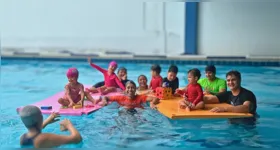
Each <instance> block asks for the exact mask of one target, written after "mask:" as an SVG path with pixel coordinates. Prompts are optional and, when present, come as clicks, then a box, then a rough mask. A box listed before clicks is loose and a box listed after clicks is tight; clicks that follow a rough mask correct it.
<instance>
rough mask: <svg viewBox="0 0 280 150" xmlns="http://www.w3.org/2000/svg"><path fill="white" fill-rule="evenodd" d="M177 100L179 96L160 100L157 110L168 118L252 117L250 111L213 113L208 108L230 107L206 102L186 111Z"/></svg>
mask: <svg viewBox="0 0 280 150" xmlns="http://www.w3.org/2000/svg"><path fill="white" fill-rule="evenodd" d="M179 100H182V98H181V97H174V98H172V99H166V100H161V101H160V103H159V104H158V105H157V107H158V108H157V110H158V111H159V112H160V113H162V114H163V115H165V116H166V117H168V118H170V119H186V118H208V119H209V118H210V119H211V118H246V117H252V116H253V115H252V114H250V113H232V112H222V113H213V112H210V111H209V110H210V109H212V108H214V107H232V106H231V105H229V104H226V103H221V104H206V105H205V109H203V110H192V111H189V112H188V111H186V110H185V109H181V108H179V104H178V102H179Z"/></svg>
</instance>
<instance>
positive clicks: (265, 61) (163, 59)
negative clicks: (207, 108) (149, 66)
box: [1, 48, 280, 67]
mask: <svg viewBox="0 0 280 150" xmlns="http://www.w3.org/2000/svg"><path fill="white" fill-rule="evenodd" d="M87 57H91V58H93V59H95V60H98V61H110V60H112V59H114V60H117V61H119V62H124V63H129V62H134V63H159V64H191V65H207V64H215V65H241V66H275V67H279V66H280V56H204V55H152V54H151V55H139V54H134V53H131V52H127V51H110V50H104V49H61V48H60V49H54V48H52V49H43V48H42V49H27V48H2V49H1V59H3V60H5V59H34V60H53V61H84V60H85V59H86V58H87Z"/></svg>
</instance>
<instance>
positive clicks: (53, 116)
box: [42, 112, 60, 129]
mask: <svg viewBox="0 0 280 150" xmlns="http://www.w3.org/2000/svg"><path fill="white" fill-rule="evenodd" d="M58 117H60V115H59V114H58V113H57V112H52V113H51V115H50V116H49V117H48V118H47V119H46V120H44V122H43V124H42V129H44V128H45V127H46V126H47V125H48V124H51V123H54V122H56V121H58V120H59V119H57V118H58Z"/></svg>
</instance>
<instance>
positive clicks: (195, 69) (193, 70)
mask: <svg viewBox="0 0 280 150" xmlns="http://www.w3.org/2000/svg"><path fill="white" fill-rule="evenodd" d="M188 73H190V74H192V75H193V76H194V77H197V80H198V79H199V78H200V77H201V73H200V71H199V70H198V69H197V68H193V69H191V70H189V71H188Z"/></svg>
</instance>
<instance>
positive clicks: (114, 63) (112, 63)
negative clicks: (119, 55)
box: [109, 61, 118, 68]
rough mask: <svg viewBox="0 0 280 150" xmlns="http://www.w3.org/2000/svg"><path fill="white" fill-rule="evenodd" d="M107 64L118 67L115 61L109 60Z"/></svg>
mask: <svg viewBox="0 0 280 150" xmlns="http://www.w3.org/2000/svg"><path fill="white" fill-rule="evenodd" d="M109 66H112V67H115V68H118V64H117V62H115V61H111V62H110V64H109Z"/></svg>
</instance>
